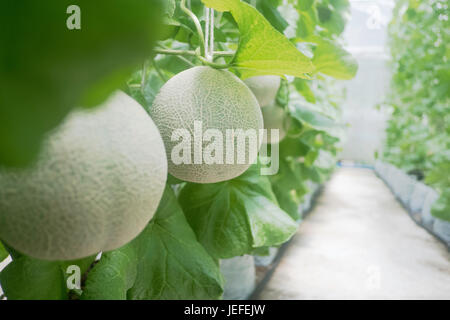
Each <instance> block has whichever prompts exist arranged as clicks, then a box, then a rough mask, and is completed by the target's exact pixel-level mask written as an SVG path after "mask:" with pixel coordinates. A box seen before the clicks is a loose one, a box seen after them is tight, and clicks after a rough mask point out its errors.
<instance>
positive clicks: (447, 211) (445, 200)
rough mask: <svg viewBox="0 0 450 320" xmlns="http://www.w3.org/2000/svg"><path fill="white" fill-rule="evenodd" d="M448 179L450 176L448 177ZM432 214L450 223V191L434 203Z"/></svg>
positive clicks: (445, 192)
mask: <svg viewBox="0 0 450 320" xmlns="http://www.w3.org/2000/svg"><path fill="white" fill-rule="evenodd" d="M447 177H448V176H447ZM431 214H432V215H433V216H435V217H436V218H439V219H442V220H445V221H449V222H450V189H449V188H447V190H446V191H444V193H443V194H442V195H441V196H440V197H439V199H437V200H436V202H435V203H433V206H432V208H431Z"/></svg>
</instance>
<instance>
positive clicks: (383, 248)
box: [258, 168, 450, 299]
mask: <svg viewBox="0 0 450 320" xmlns="http://www.w3.org/2000/svg"><path fill="white" fill-rule="evenodd" d="M444 298H446V299H449V298H450V254H449V252H448V250H447V249H446V247H445V246H444V245H443V244H442V243H441V242H439V241H438V240H436V239H435V238H434V237H433V236H432V235H430V234H429V233H428V232H427V231H425V230H424V229H422V228H421V227H419V226H417V225H416V224H415V223H414V222H413V220H412V219H411V218H410V217H409V216H408V214H407V212H406V211H405V209H403V207H402V206H401V205H400V204H399V203H398V202H397V201H396V199H395V198H394V196H393V195H392V194H391V192H390V190H389V189H388V188H387V187H386V186H385V184H384V183H383V182H382V181H381V180H380V179H379V178H378V177H377V176H376V175H375V174H374V172H373V171H372V170H368V169H356V168H341V169H339V170H337V171H336V172H335V173H334V175H333V176H332V178H331V180H330V181H329V182H328V183H327V184H326V185H325V188H324V191H323V192H322V194H321V195H320V196H319V197H318V198H317V201H316V205H315V208H314V209H313V211H312V212H311V213H310V214H309V215H308V217H307V218H306V219H305V221H304V222H303V223H302V224H301V226H300V229H299V231H298V234H297V235H296V236H295V237H294V238H293V239H292V241H291V243H290V244H289V246H288V248H287V250H286V252H285V253H284V255H283V257H282V258H281V261H280V264H279V265H278V267H277V268H276V270H275V272H274V273H273V275H272V277H271V279H270V280H269V282H268V283H267V284H266V286H265V288H264V289H263V290H262V292H261V293H260V295H259V297H258V299H444Z"/></svg>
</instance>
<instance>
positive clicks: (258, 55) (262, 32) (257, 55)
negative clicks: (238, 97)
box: [202, 0, 314, 79]
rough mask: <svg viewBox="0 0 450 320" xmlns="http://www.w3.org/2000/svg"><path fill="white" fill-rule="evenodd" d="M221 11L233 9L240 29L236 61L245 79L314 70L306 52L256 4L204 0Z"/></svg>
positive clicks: (299, 73)
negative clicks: (300, 49) (271, 21)
mask: <svg viewBox="0 0 450 320" xmlns="http://www.w3.org/2000/svg"><path fill="white" fill-rule="evenodd" d="M202 1H203V3H204V4H205V5H206V6H208V7H211V8H214V9H216V10H218V11H230V12H231V14H232V15H233V18H234V19H235V20H236V22H237V24H238V27H239V31H240V38H239V46H238V50H237V52H236V55H235V56H234V58H233V61H232V65H233V67H235V68H236V69H237V71H238V72H239V73H240V75H241V77H242V78H243V79H246V78H249V77H252V76H257V75H264V74H268V75H270V74H271V75H279V76H284V75H292V76H296V77H300V78H308V77H307V76H306V75H305V74H306V73H310V72H312V71H313V70H314V68H313V65H312V64H311V61H310V59H309V58H308V57H306V56H305V55H304V54H302V53H301V52H300V51H299V50H298V49H297V48H296V47H295V45H294V44H292V43H291V42H290V41H289V40H288V39H287V38H286V37H285V36H284V35H283V34H282V33H280V32H279V31H277V30H276V29H275V28H274V27H273V26H272V25H271V24H270V22H269V21H267V20H266V19H265V18H264V16H263V15H262V14H261V13H259V12H258V10H256V9H255V8H254V7H252V6H250V5H249V4H247V3H245V2H242V1H240V0H202Z"/></svg>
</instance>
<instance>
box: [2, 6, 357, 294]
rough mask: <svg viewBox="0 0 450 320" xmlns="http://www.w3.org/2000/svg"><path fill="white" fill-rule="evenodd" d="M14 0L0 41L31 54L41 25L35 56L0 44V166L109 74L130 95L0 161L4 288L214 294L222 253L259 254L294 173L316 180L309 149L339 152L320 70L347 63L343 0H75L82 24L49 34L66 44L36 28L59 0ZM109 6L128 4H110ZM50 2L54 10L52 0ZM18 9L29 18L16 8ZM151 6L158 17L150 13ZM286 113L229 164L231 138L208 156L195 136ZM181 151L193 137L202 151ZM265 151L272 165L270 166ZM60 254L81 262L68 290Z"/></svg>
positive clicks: (333, 101)
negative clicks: (3, 49) (41, 2)
mask: <svg viewBox="0 0 450 320" xmlns="http://www.w3.org/2000/svg"><path fill="white" fill-rule="evenodd" d="M99 1H100V0H99ZM28 2H29V3H28ZM28 2H26V3H25V4H21V5H20V8H19V5H17V6H14V10H13V11H12V12H11V11H10V10H9V9H10V8H9V7H11V6H9V5H7V6H6V7H4V8H3V9H4V10H1V14H3V15H4V19H3V20H4V21H6V22H8V21H9V22H11V21H14V25H15V26H17V28H16V29H14V31H15V32H16V31H17V32H16V33H15V34H14V37H6V38H8V39H10V40H11V39H13V40H14V41H10V43H9V46H7V47H8V48H11V49H17V50H15V51H13V52H19V53H21V52H22V51H24V52H25V51H26V52H28V53H27V55H30V52H32V53H34V52H35V51H33V50H28V49H29V48H28V47H30V48H31V47H33V49H34V47H36V46H35V43H34V42H35V41H34V39H39V40H42V39H41V38H42V37H40V38H39V37H32V40H33V41H34V42H33V41H30V37H27V35H29V34H34V33H30V32H29V31H30V30H31V29H30V27H29V26H30V25H33V27H34V26H35V25H36V26H38V25H39V27H45V28H47V29H48V28H50V29H52V30H48V32H44V33H45V34H46V35H49V37H47V38H45V39H47V40H48V41H44V43H39V44H40V45H41V49H42V50H40V51H39V54H38V56H37V57H36V59H35V60H36V61H37V62H38V63H36V61H35V60H33V59H28V60H27V59H25V60H27V61H29V62H28V63H26V64H25V67H24V65H23V62H24V61H25V60H24V59H14V57H16V58H17V57H19V58H20V57H23V55H21V54H20V55H19V54H18V55H14V54H6V55H4V57H5V58H7V59H3V60H2V59H1V58H0V70H4V71H5V72H9V73H5V75H6V76H5V77H4V79H6V80H5V81H3V83H2V84H3V87H2V88H5V90H7V91H8V90H9V89H10V92H11V93H12V94H9V95H7V96H5V97H6V100H5V99H3V100H2V98H3V95H2V96H0V114H1V115H4V116H3V117H1V116H0V118H1V119H2V121H3V119H6V121H3V122H2V124H7V126H6V127H4V128H3V131H2V130H1V128H0V163H2V164H4V163H6V164H11V165H19V164H22V165H24V164H25V163H27V161H25V160H30V159H32V156H31V154H33V155H34V154H35V153H36V152H35V151H36V150H37V147H38V143H37V142H38V141H39V140H40V136H41V135H42V134H43V133H44V132H46V131H48V130H49V129H51V128H54V127H55V126H56V125H57V124H58V123H59V121H60V120H61V119H63V118H64V116H65V115H66V114H67V113H68V112H69V111H70V110H71V108H72V107H73V106H74V103H75V102H77V101H79V102H80V103H78V104H81V105H83V106H84V107H89V106H93V105H97V104H100V103H101V100H102V98H104V97H105V96H107V95H108V94H109V93H110V92H112V90H117V89H118V88H119V87H120V88H122V89H124V90H125V91H126V92H127V94H128V95H129V96H131V97H132V98H133V99H134V100H135V101H133V100H131V98H130V97H128V96H126V95H124V94H123V93H120V94H117V95H115V96H114V97H112V98H110V99H109V100H108V102H107V103H105V104H104V105H103V106H99V107H98V108H96V109H92V110H90V109H85V110H84V111H81V110H78V111H76V112H74V113H71V114H70V115H69V117H68V118H67V119H66V120H65V121H64V123H63V125H62V126H60V127H59V128H57V129H56V130H54V131H53V132H51V134H50V135H48V137H47V139H46V140H45V143H44V144H43V147H42V149H41V152H40V157H39V161H37V162H36V163H35V164H34V165H33V166H32V167H28V168H26V169H7V168H2V169H0V241H1V243H0V260H1V259H3V258H4V257H5V256H6V255H8V254H9V255H10V257H11V259H12V262H11V263H9V264H8V265H7V266H6V268H5V269H3V270H0V285H1V288H2V290H3V292H4V296H5V297H6V298H7V299H11V300H13V299H153V300H158V299H220V298H222V297H223V296H224V295H223V293H224V292H223V291H224V288H225V286H224V278H223V275H221V271H220V268H219V266H220V263H219V261H220V259H229V258H233V257H237V256H242V255H245V254H249V255H250V254H255V253H258V254H261V253H264V252H266V251H268V249H269V248H270V247H273V246H280V245H281V244H283V243H285V242H286V241H288V240H289V239H290V238H291V237H292V236H293V235H294V234H295V233H296V231H297V227H298V223H297V222H296V220H298V219H299V218H300V216H299V210H298V208H299V204H300V203H301V202H302V201H303V199H304V197H305V194H307V192H308V187H307V186H308V183H310V182H311V181H313V182H315V183H322V182H323V181H325V179H327V177H328V176H329V174H330V172H331V171H332V168H333V167H334V166H331V167H330V168H322V167H320V166H318V164H317V163H316V161H315V160H316V158H318V155H319V154H320V153H321V151H326V152H329V153H330V154H331V155H334V156H335V155H336V153H337V150H338V149H337V145H336V144H337V142H338V141H339V139H338V137H337V136H336V128H335V123H336V122H337V121H338V119H337V114H338V112H336V110H337V109H338V107H339V105H340V103H341V100H340V95H339V94H336V92H334V91H333V88H337V90H340V89H339V87H335V86H334V84H333V82H331V81H329V77H334V76H336V75H338V76H339V77H340V78H351V77H352V76H353V75H354V73H355V71H356V68H355V65H356V64H355V63H354V60H353V59H352V57H351V55H350V54H349V53H348V52H346V51H345V50H343V49H342V48H341V47H340V45H339V42H340V40H339V33H340V30H341V29H342V27H343V24H344V21H345V19H343V17H344V16H345V15H346V14H347V13H348V10H349V3H348V1H347V0H341V1H338V3H337V2H333V1H330V0H315V1H300V0H292V1H291V0H290V1H278V0H277V1H247V0H242V1H241V0H190V1H186V0H180V1H175V0H166V1H158V3H159V2H161V3H163V4H164V7H163V8H162V10H163V13H160V12H159V11H158V10H156V8H157V6H156V4H157V2H156V1H155V4H153V2H152V1H151V2H152V4H149V3H148V1H145V0H140V1H136V3H134V1H133V3H134V4H133V5H130V6H128V5H125V4H123V5H121V6H116V7H114V10H112V11H111V12H109V10H107V11H108V12H107V13H108V14H107V15H106V16H104V17H103V18H100V20H98V19H97V18H96V17H97V16H98V15H97V14H95V13H96V12H97V11H99V10H100V11H101V9H98V8H97V9H96V10H94V9H93V8H92V6H91V5H89V6H88V5H87V4H86V3H87V2H88V1H84V0H83V1H81V0H80V1H78V2H77V4H78V5H79V6H80V8H81V13H82V14H81V28H82V29H81V30H71V31H67V30H64V32H63V33H64V37H63V38H64V39H66V41H64V42H58V41H57V39H59V38H60V37H55V33H54V32H50V31H54V30H61V29H58V28H59V27H58V28H52V26H53V24H55V25H56V24H57V25H64V21H63V16H61V15H60V13H64V10H60V9H57V8H56V9H55V8H53V7H52V8H53V9H51V10H50V9H49V8H50V6H47V7H46V9H45V10H44V11H43V12H42V13H41V12H40V13H39V14H38V15H37V14H34V13H33V12H35V11H36V10H31V9H33V8H34V6H37V5H31V1H28ZM103 2H105V3H106V2H107V1H103ZM118 2H127V1H125V0H115V1H108V6H115V3H118ZM128 2H129V1H128ZM128 2H127V3H128ZM144 2H145V4H144ZM62 3H63V4H60V5H59V6H58V8H60V6H64V4H66V3H67V1H65V0H64V1H62ZM105 5H106V4H105ZM141 5H143V6H141ZM119 7H120V9H118V8H119ZM143 7H152V8H154V9H155V10H150V11H149V10H140V8H143ZM11 8H12V7H11ZM24 8H25V9H27V10H25V11H24V12H22V11H23V10H24ZM100 8H101V7H100ZM206 8H207V9H206ZM63 9H65V8H63ZM30 12H31V13H33V14H31V16H32V18H33V19H32V21H31V22H33V23H31V24H30V23H29V19H22V18H23V17H22V15H21V14H22V13H23V14H25V16H26V17H29V16H30ZM56 12H59V13H58V14H56ZM105 12H106V11H105ZM140 12H142V14H141V13H140ZM286 12H297V13H298V15H297V17H296V16H295V15H294V16H289V17H285V13H286ZM318 12H319V14H318ZM19 13H20V14H19ZM149 16H151V17H156V16H158V17H160V18H162V17H163V16H164V19H161V20H162V21H164V25H162V24H159V23H158V20H157V19H150V20H149ZM36 17H38V18H39V20H42V21H44V20H45V21H47V22H48V21H50V22H51V23H48V24H40V23H38V22H36V21H35V20H36ZM83 17H85V18H83ZM111 17H114V19H111ZM44 18H45V19H44ZM47 18H48V19H47ZM116 18H117V19H116ZM213 18H214V19H213ZM99 21H100V22H99ZM111 21H113V22H111ZM117 21H119V22H120V21H122V22H123V21H128V22H130V21H133V22H135V23H131V22H130V23H131V24H130V23H122V24H121V23H116V24H114V22H117ZM0 25H1V22H0ZM99 25H100V26H101V27H102V28H100V29H99V28H97V26H99ZM142 26H145V27H142ZM45 28H44V30H46V29H45ZM288 28H289V29H290V30H288ZM3 29H4V30H6V32H7V33H8V32H10V30H9V31H8V28H6V29H5V28H0V34H1V33H2V31H3ZM160 29H161V30H160ZM162 29H164V32H160V31H162ZM33 30H35V32H38V33H39V34H41V33H42V32H41V30H42V29H41V28H38V27H36V29H33ZM19 31H20V32H19ZM286 31H290V32H286ZM58 32H59V31H58ZM58 32H57V34H59V33H58ZM61 32H62V31H61ZM107 34H110V35H111V37H106V35H107ZM150 34H151V36H150ZM288 34H289V36H287V35H288ZM83 36H87V38H86V39H85V38H83ZM78 37H80V38H78ZM144 38H145V40H143V39H144ZM156 38H158V39H159V40H158V41H157V42H156V45H155V46H154V47H153V52H148V50H147V49H148V48H149V47H148V46H149V45H150V44H151V43H152V42H151V40H152V39H156ZM45 39H44V40H45ZM77 39H79V40H80V41H77ZM103 39H104V40H105V41H100V40H103ZM81 40H83V41H81ZM85 40H86V41H85ZM61 43H63V44H64V46H62V47H61V46H60V44H61ZM99 43H100V44H99ZM50 44H52V45H50ZM94 44H95V45H94ZM105 44H108V45H105ZM55 48H56V49H55ZM89 48H92V51H91V50H89ZM97 49H98V50H97ZM105 50H106V51H105ZM80 51H82V52H84V53H86V54H83V55H80V54H79V53H80ZM55 52H56V53H55ZM105 52H106V53H105ZM146 52H147V54H146ZM303 52H308V53H310V54H311V56H306V55H305V54H304V53H303ZM143 54H144V55H143ZM55 55H56V56H57V57H56V56H55ZM127 57H128V58H127ZM94 58H95V59H94ZM125 58H126V59H125ZM19 60H20V61H19ZM22 60H23V61H22ZM122 60H123V61H122ZM30 61H31V62H30ZM2 62H3V64H2ZM19 62H20V63H19ZM43 62H45V63H43ZM55 63H56V64H55ZM137 64H138V65H139V66H137V67H136V68H135V69H134V71H132V72H133V74H132V76H131V77H129V78H127V79H128V80H127V81H126V83H124V81H123V79H124V78H123V77H124V75H126V76H127V77H128V74H129V71H130V67H132V66H136V65H137ZM105 66H107V68H105ZM1 67H3V68H1ZM14 67H17V68H18V70H20V71H21V72H19V73H17V74H16V70H17V69H14ZM55 70H56V71H55ZM80 70H81V71H82V72H81V71H80ZM55 72H56V73H55ZM80 72H81V73H80ZM24 74H26V75H27V76H24ZM29 74H32V75H34V76H33V77H29V76H28V75H29ZM130 74H131V73H130ZM322 74H325V75H326V76H322ZM282 77H283V78H284V79H286V80H283V81H282V83H281V81H280V79H281V78H282ZM0 78H1V77H0ZM69 78H70V79H69ZM61 79H65V80H67V81H68V82H67V81H61ZM0 80H1V79H0ZM41 80H42V81H41ZM69 80H70V81H69ZM102 80H105V81H102ZM36 81H38V82H39V83H37V82H36ZM280 83H281V84H280ZM74 84H75V87H74ZM340 91H342V90H340ZM5 92H6V91H5ZM19 98H20V99H19ZM304 98H305V99H306V100H305V99H304ZM24 101H26V103H24ZM43 101H45V102H48V103H47V104H45V103H43ZM136 101H137V102H138V103H139V104H140V105H139V104H138V103H136ZM12 102H15V103H12ZM19 107H20V108H19ZM261 107H262V108H261ZM24 110H25V111H24ZM144 110H145V111H144ZM41 111H42V112H41ZM146 112H147V113H148V114H146ZM149 115H150V117H149ZM18 118H20V119H21V120H23V121H18V120H17V119H18ZM196 124H200V127H199V128H198V127H196ZM288 125H289V134H286V135H284V133H283V130H281V131H282V132H281V136H280V137H281V139H280V141H277V142H278V143H276V144H275V141H270V142H272V143H274V144H272V145H264V149H263V148H261V149H260V150H265V151H268V153H271V152H272V151H274V150H278V149H279V153H277V152H274V153H273V156H272V154H270V156H271V157H268V156H267V157H266V156H265V154H263V153H262V152H261V151H260V152H261V154H260V156H258V157H256V156H255V155H254V154H253V153H252V152H250V151H251V150H249V149H247V145H248V139H247V141H246V142H247V144H245V145H244V146H245V148H244V151H243V152H242V153H241V155H243V157H242V158H244V163H238V161H237V160H238V159H236V157H233V156H232V157H231V160H232V162H231V163H227V161H226V160H227V159H226V154H227V151H230V150H228V149H229V147H230V146H231V149H236V147H237V145H239V142H238V141H236V140H235V139H238V136H237V134H236V135H234V134H231V137H232V139H231V143H230V144H229V146H228V147H227V146H226V140H224V142H225V147H224V149H223V150H222V151H223V154H222V155H220V154H218V153H216V151H217V150H218V149H215V148H213V149H211V148H210V147H211V145H212V144H211V143H212V142H213V141H216V140H215V138H216V137H217V136H218V135H216V134H218V133H220V135H222V137H223V138H226V137H227V130H230V129H231V130H232V129H235V130H238V129H241V130H242V131H245V130H247V131H251V130H253V131H255V130H256V131H258V130H259V129H262V128H264V126H265V128H269V129H270V128H277V129H287V126H288ZM0 127H1V126H0ZM176 129H180V130H181V131H179V130H176ZM196 129H200V130H196ZM211 129H212V130H215V131H208V130H211ZM331 129H334V130H331ZM197 131H199V132H197ZM208 132H209V133H210V134H211V132H214V133H215V134H214V135H212V136H211V135H210V136H208V135H207V133H208ZM8 133H11V135H8ZM180 133H181V135H180ZM198 135H200V140H198V139H199V137H198ZM283 136H284V137H283ZM33 137H34V138H33ZM203 138H204V140H203ZM211 138H212V139H211ZM258 138H259V139H258V141H257V143H256V149H257V148H258V147H259V144H260V143H261V141H260V140H261V137H258ZM185 139H191V140H190V141H188V140H185ZM27 141H28V142H32V143H27ZM186 141H187V142H188V143H183V142H186ZM14 142H19V143H14ZM196 148H197V149H200V150H202V151H203V154H202V153H201V154H200V155H201V156H202V157H201V159H200V163H196V161H195V154H196V153H195V150H196ZM233 151H236V150H233ZM174 154H175V155H176V156H177V157H175V158H177V159H175V158H174V157H173V155H174ZM232 154H233V153H232ZM205 155H206V156H208V157H205ZM250 155H252V156H251V157H250ZM236 156H238V154H237V153H236ZM180 158H182V159H184V158H186V159H190V160H191V163H190V164H189V162H181V163H180V162H178V160H180ZM207 158H208V159H209V160H207ZM211 159H213V162H212V163H211V162H209V161H210V160H211ZM220 159H222V160H224V163H220ZM267 159H270V160H271V161H272V163H271V164H274V165H273V166H271V167H273V168H275V170H274V171H270V170H269V171H270V172H269V173H267V170H266V171H264V169H267V168H268V167H269V165H270V164H269V165H267V163H266V161H267ZM175 160H176V161H175ZM197 160H198V159H197ZM233 160H234V162H233ZM252 162H255V163H254V164H252V165H251V163H252ZM277 170H278V171H277ZM168 172H170V173H171V174H168ZM267 174H271V175H269V176H268V175H267ZM166 175H167V179H166ZM163 190H164V191H163ZM161 194H163V195H162V197H161ZM156 207H157V208H156ZM155 210H156V212H155ZM141 230H142V232H141ZM138 234H139V235H138ZM3 248H4V249H3ZM99 251H102V252H103V253H102V255H101V257H100V258H99V259H97V260H96V259H95V253H97V252H99ZM87 255H89V256H88V257H86V256H87ZM81 257H86V258H82V259H78V258H81ZM63 259H64V261H63ZM65 259H77V260H76V261H73V260H70V261H68V260H65ZM0 262H1V261H0ZM74 266H78V267H79V268H80V273H81V279H80V285H79V287H75V288H74V287H69V286H68V280H70V279H72V276H74V275H73V274H71V273H70V272H69V271H70V270H75V269H76V268H71V267H74ZM69 278H70V279H69ZM225 290H227V289H226V288H225ZM225 296H227V295H225ZM0 299H1V296H0Z"/></svg>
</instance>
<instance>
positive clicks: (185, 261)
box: [82, 187, 223, 300]
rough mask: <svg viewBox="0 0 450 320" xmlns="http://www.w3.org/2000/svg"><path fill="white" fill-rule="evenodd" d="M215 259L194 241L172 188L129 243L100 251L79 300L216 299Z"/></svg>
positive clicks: (219, 292)
mask: <svg viewBox="0 0 450 320" xmlns="http://www.w3.org/2000/svg"><path fill="white" fill-rule="evenodd" d="M222 287H223V279H222V276H221V274H220V270H219V267H218V265H217V262H216V261H215V260H214V259H212V258H211V256H209V255H208V253H207V252H206V251H205V249H204V248H203V247H202V245H201V244H200V243H199V242H198V241H197V239H196V237H195V234H194V232H193V231H192V229H191V228H190V227H189V224H188V223H187V221H186V218H185V217H184V215H183V212H182V211H181V209H180V207H179V205H178V202H177V200H176V198H175V195H174V193H173V191H172V189H171V188H170V187H166V190H165V192H164V195H163V198H162V199H161V202H160V205H159V207H158V210H157V212H156V214H155V217H154V218H153V219H152V220H151V221H150V223H149V224H148V226H147V227H146V228H145V230H144V231H143V232H142V233H141V234H140V235H139V236H138V237H137V238H136V239H135V240H133V241H132V242H130V243H129V244H128V245H126V246H124V247H122V248H120V249H117V250H114V251H111V252H107V253H104V255H103V256H102V259H101V260H100V262H99V263H98V265H96V266H95V267H94V268H93V269H92V271H91V272H90V273H89V275H88V278H87V281H86V288H85V290H84V293H83V296H82V298H83V299H133V300H135V299H138V300H139V299H218V298H220V296H221V295H222Z"/></svg>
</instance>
